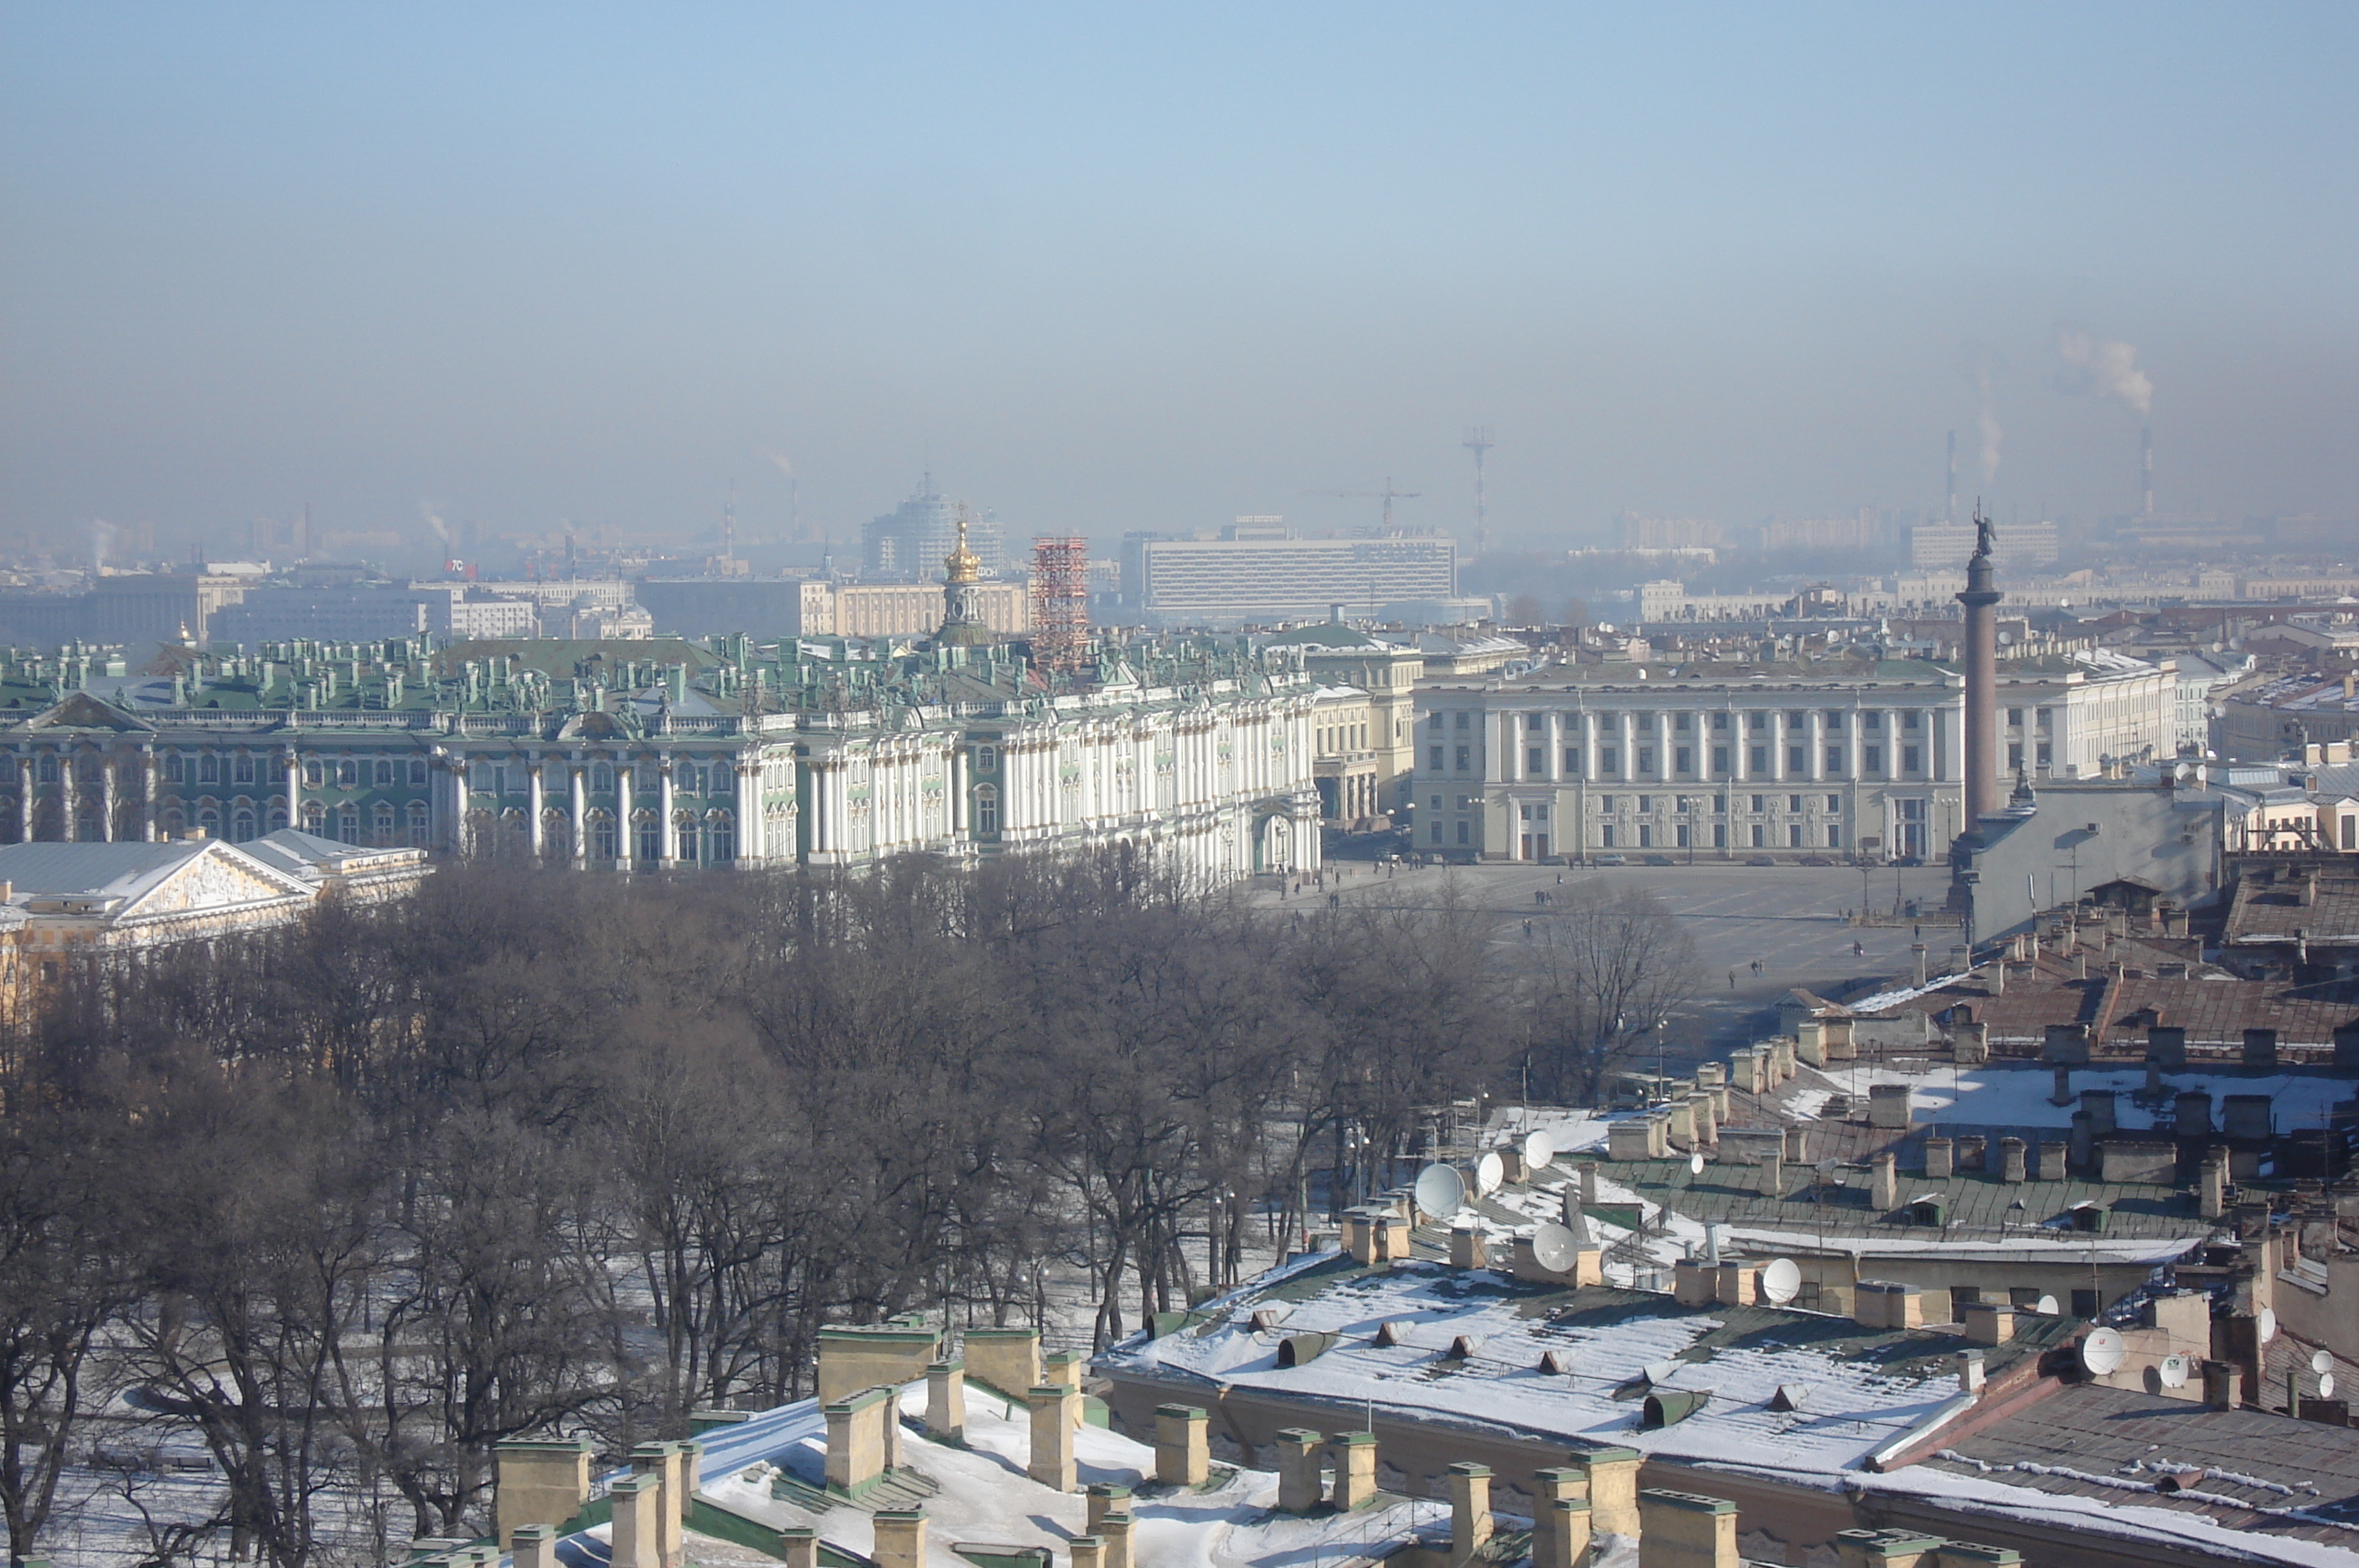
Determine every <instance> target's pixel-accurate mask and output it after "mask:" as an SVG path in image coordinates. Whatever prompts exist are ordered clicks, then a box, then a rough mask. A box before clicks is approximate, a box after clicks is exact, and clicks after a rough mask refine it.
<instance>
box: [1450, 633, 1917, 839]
mask: <svg viewBox="0 0 2359 1568" xmlns="http://www.w3.org/2000/svg"><path fill="white" fill-rule="evenodd" d="M1551 673H1553V672H1551ZM1641 673H1642V672H1641V671H1636V670H1633V671H1631V672H1629V674H1627V675H1625V674H1623V673H1622V672H1620V671H1616V672H1615V678H1614V679H1613V680H1611V681H1589V680H1580V679H1571V680H1567V679H1563V678H1561V677H1560V679H1558V680H1557V681H1553V682H1549V681H1541V682H1538V683H1537V684H1536V683H1534V682H1533V681H1531V680H1530V679H1529V678H1528V677H1519V678H1518V679H1517V681H1516V683H1514V684H1513V685H1512V686H1510V685H1508V684H1506V683H1504V682H1485V683H1481V684H1467V685H1440V684H1437V685H1432V686H1428V687H1425V688H1421V689H1420V690H1419V692H1418V710H1419V713H1418V729H1417V735H1418V740H1419V756H1418V770H1417V773H1416V776H1415V783H1414V786H1413V790H1414V795H1415V799H1416V837H1417V847H1418V849H1419V851H1421V852H1423V853H1427V854H1440V855H1451V856H1456V855H1473V856H1479V857H1481V858H1484V859H1492V860H1539V859H1545V858H1549V857H1551V856H1554V855H1595V854H1610V853H1623V852H1628V851H1636V852H1639V853H1652V852H1662V853H1674V852H1676V853H1680V854H1682V855H1685V854H1686V853H1689V852H1690V851H1692V852H1694V853H1695V854H1697V855H1723V856H1739V857H1741V856H1749V855H1764V854H1766V855H1783V856H1786V857H1788V858H1792V857H1794V856H1798V855H1824V856H1829V857H1836V858H1849V857H1852V856H1854V855H1862V856H1866V857H1871V858H1883V857H1886V856H1899V855H1916V856H1926V855H1936V854H1939V853H1940V851H1941V850H1942V849H1943V848H1944V847H1945V846H1947V844H1949V842H1950V840H1951V838H1953V837H1955V836H1956V835H1957V833H1958V830H1959V821H1958V814H1959V811H1960V800H1961V791H1960V787H1959V786H1960V773H1959V761H1960V757H1961V755H1962V728H1961V725H1962V702H1961V698H1962V691H1963V681H1962V678H1961V677H1959V676H1957V675H1954V674H1952V673H1951V672H1949V671H1947V670H1941V669H1939V668H1938V667H1935V666H1931V665H1925V666H1920V667H1918V669H1917V672H1916V673H1915V675H1914V677H1913V678H1910V677H1907V676H1881V677H1880V676H1873V675H1862V676H1861V677H1859V678H1856V679H1850V680H1837V679H1827V678H1821V679H1818V680H1814V681H1807V682H1805V681H1794V680H1780V679H1769V680H1762V681H1680V680H1676V679H1669V678H1668V677H1669V676H1670V675H1671V671H1670V670H1668V669H1666V670H1660V671H1657V670H1645V671H1643V675H1644V678H1643V679H1641V678H1639V677H1640V675H1641Z"/></svg>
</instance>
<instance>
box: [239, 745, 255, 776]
mask: <svg viewBox="0 0 2359 1568" xmlns="http://www.w3.org/2000/svg"><path fill="white" fill-rule="evenodd" d="M237 781H238V782H239V783H241V784H251V783H253V782H254V753H252V752H250V751H241V752H239V753H238V754H237Z"/></svg>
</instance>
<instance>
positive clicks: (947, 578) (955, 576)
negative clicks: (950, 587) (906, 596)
mask: <svg viewBox="0 0 2359 1568" xmlns="http://www.w3.org/2000/svg"><path fill="white" fill-rule="evenodd" d="M982 577H983V558H982V557H981V556H979V555H977V554H975V553H974V551H973V550H969V549H968V548H967V547H966V503H965V502H963V501H962V502H960V503H959V511H958V543H956V544H954V545H952V546H951V552H950V553H949V554H948V555H946V556H944V557H942V581H943V582H944V583H952V584H956V583H975V582H980V581H981V580H982Z"/></svg>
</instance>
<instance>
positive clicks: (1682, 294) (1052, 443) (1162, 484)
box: [0, 0, 2359, 544]
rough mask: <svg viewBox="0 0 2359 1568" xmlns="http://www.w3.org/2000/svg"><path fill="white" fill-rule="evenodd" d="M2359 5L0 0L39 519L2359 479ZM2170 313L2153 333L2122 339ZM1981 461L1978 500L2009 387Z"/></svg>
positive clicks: (1672, 507)
mask: <svg viewBox="0 0 2359 1568" xmlns="http://www.w3.org/2000/svg"><path fill="white" fill-rule="evenodd" d="M2354 82H2359V7H2354V6H2353V5H2348V4H2343V3H2336V4H2328V5H2201V6H2180V5H2157V4H2136V5H2096V4H2080V3H2076V4H2071V5H2054V4H2041V5H2021V6H2017V5H1993V4H1986V3H1977V4H1974V5H1915V4H1899V3H1895V4H1888V5H1861V6H1839V5H1761V4H1746V5H1727V6H1712V5H1647V6H1643V7H1642V6H1638V5H1629V6H1624V7H1618V8H1611V9H1609V8H1599V7H1574V6H1567V5H1544V6H1529V7H1523V6H1510V5H1415V6H1409V5H1368V4H1353V5H1332V6H1320V5H1267V4H1262V5H1251V6H1237V7H1224V6H1219V5H1207V4H1202V3H1198V4H1191V5H1172V6H1159V7H1150V6H1141V5H1113V6H1109V5H1089V6H1081V5H1076V6H1073V7H1070V8H1052V7H1049V6H1040V5H996V6H958V7H914V6H900V5H830V6H824V7H821V6H812V7H805V8H798V7H788V6H779V5H761V6H752V5H749V6H743V7H734V6H723V5H677V4H675V5H660V6H658V5H645V6H632V7H623V6H599V5H582V4H568V5H549V6H534V5H523V4H501V5H489V6H486V5H478V4H468V5H429V4H421V3H416V0H405V3H404V4H400V5H323V4H303V5H284V6H271V5H206V4H199V3H193V0H191V3H189V4H181V5H137V6H127V5H105V4H93V3H91V0H73V3H71V4H54V5H44V4H33V3H27V0H16V3H15V4H12V5H9V6H8V7H7V8H6V9H5V13H0V144H5V145H0V203H5V223H0V305H4V306H5V314H0V377H5V387H0V397H5V402H4V403H0V419H5V430H0V509H4V510H0V528H5V529H6V530H9V531H14V530H16V529H20V528H35V529H54V528H81V527H83V526H85V525H86V524H87V522H88V520H89V519H90V518H92V517H106V518H110V519H114V520H116V521H128V520H133V519H137V518H147V519H152V520H153V521H155V522H156V523H157V524H158V527H159V528H160V529H162V530H164V531H166V532H167V533H184V532H187V531H190V530H197V529H202V530H208V531H209V532H210V537H212V538H214V539H217V540H218V539H224V538H225V537H227V536H228V535H229V534H230V533H231V532H233V531H234V530H239V529H242V528H243V527H244V524H245V519H246V518H247V517H249V516H251V515H253V514H255V513H266V514H273V513H275V514H278V515H284V514H286V513H288V512H289V511H291V510H293V509H295V508H297V507H299V506H300V505H301V504H302V503H303V502H304V501H306V500H307V499H308V500H309V501H310V502H311V503H312V504H313V506H314V507H315V510H316V514H317V516H318V517H319V518H320V519H321V524H322V526H336V527H351V528H361V527H394V528H408V529H415V528H417V527H418V525H419V517H420V516H421V508H422V507H423V506H433V507H436V508H439V509H440V511H441V512H442V514H443V515H445V516H448V517H453V518H457V517H477V518H481V519H483V520H484V521H485V522H487V523H490V524H493V525H495V526H498V527H503V528H545V527H549V526H553V525H555V524H557V523H558V522H560V519H572V520H574V521H576V522H582V523H618V524H623V525H625V526H630V527H638V528H687V527H690V526H701V525H703V524H704V523H706V522H707V521H708V520H710V519H711V518H712V517H715V516H717V513H718V508H719V505H720V500H721V497H722V495H723V491H724V487H725V486H726V485H727V484H728V483H729V482H730V481H731V480H732V479H734V480H735V482H736V483H737V485H738V486H739V491H740V511H741V516H742V517H743V518H744V519H745V527H747V528H749V529H750V530H753V531H756V532H760V531H765V530H767V529H770V528H776V527H777V526H778V524H779V522H780V520H781V519H782V517H783V515H784V509H785V505H786V486H785V482H784V480H783V478H782V477H781V475H780V474H779V472H778V470H777V467H776V466H775V464H774V463H773V462H772V460H771V458H770V457H769V456H768V455H766V454H769V453H780V454H784V455H785V456H786V457H788V459H790V460H791V462H792V463H793V464H794V465H795V467H796V470H797V471H798V473H799V474H800V475H801V481H800V484H801V506H802V512H803V516H804V517H805V519H806V520H807V522H809V523H810V525H811V526H812V528H813V531H814V532H817V531H819V529H821V528H830V529H832V531H833V532H834V533H835V534H836V536H837V537H838V538H842V537H843V536H844V535H845V534H846V533H847V532H849V531H851V530H853V529H855V528H857V526H858V524H859V522H860V521H861V519H863V518H864V517H867V516H869V515H871V514H873V513H875V512H878V511H883V510H886V509H888V508H889V507H890V506H891V505H892V504H893V503H894V502H895V501H896V500H897V498H898V497H899V496H900V495H903V494H906V493H907V492H908V489H909V488H910V486H911V485H912V484H913V483H914V481H915V480H916V477H917V475H918V474H919V470H920V468H921V467H922V466H923V465H924V464H926V463H929V462H930V463H932V465H933V467H934V468H935V470H936V471H937V472H938V473H939V474H940V476H941V479H942V483H943V486H944V488H945V489H946V490H947V491H949V492H950V493H951V494H953V495H967V496H971V497H973V499H974V500H975V501H976V502H978V503H979V504H984V505H989V506H995V507H996V508H998V510H999V513H1000V515H1001V517H1002V518H1003V520H1004V522H1005V523H1006V526H1007V527H1008V528H1009V529H1010V530H1011V532H1013V533H1015V534H1018V535H1022V534H1028V533H1030V532H1034V531H1044V530H1045V531H1067V530H1071V531H1081V532H1089V533H1093V534H1095V535H1098V536H1100V537H1101V538H1102V539H1106V540H1109V541H1110V540H1111V539H1113V537H1114V536H1115V535H1117V534H1118V533H1120V532H1121V531H1122V530H1123V529H1124V528H1140V527H1157V528H1169V527H1201V526H1209V525H1212V524H1216V523H1218V522H1221V521H1223V520H1225V519H1226V518H1227V517H1229V516H1230V515H1232V514H1234V513H1239V512H1284V513H1286V514H1287V515H1288V517H1291V518H1293V519H1294V520H1296V521H1297V522H1298V523H1299V524H1301V525H1303V526H1305V527H1308V528H1328V527H1339V526H1345V525H1350V524H1356V523H1361V522H1371V521H1373V520H1374V519H1375V510H1376V503H1375V502H1373V501H1345V500H1336V499H1326V498H1321V497H1316V496H1305V495H1301V494H1300V492H1302V491H1304V490H1308V489H1314V488H1356V487H1362V486H1365V485H1370V484H1373V483H1375V482H1377V481H1379V480H1381V479H1382V478H1383V477H1384V476H1385V475H1386V474H1391V475H1392V476H1394V478H1395V479H1396V480H1397V483H1398V484H1399V485H1402V486H1403V487H1404V488H1408V489H1414V490H1421V491H1423V492H1424V498H1423V499H1422V500H1419V501H1409V502H1404V503H1402V504H1401V508H1400V514H1399V515H1400V516H1401V517H1403V518H1405V519H1408V520H1411V521H1431V522H1441V523H1450V524H1463V523H1464V521H1465V520H1466V518H1467V517H1468V516H1469V514H1470V512H1471V492H1472V481H1471V469H1472V464H1471V460H1470V459H1469V457H1468V455H1467V453H1466V452H1463V451H1462V450H1461V449H1460V448H1459V446H1458V441H1459V437H1460V433H1461V430H1462V427H1463V426H1465V425H1468V424H1473V423H1487V424H1490V425H1492V426H1494V427H1495V430H1496V432H1497V435H1496V439H1497V442H1498V445H1497V449H1496V450H1495V452H1494V453H1493V454H1492V458H1491V469H1492V499H1493V516H1494V521H1495V528H1496V529H1497V531H1498V532H1499V533H1501V534H1502V535H1506V536H1508V537H1509V538H1511V539H1523V540H1528V541H1529V542H1532V543H1534V544H1541V543H1569V542H1576V541H1577V539H1579V538H1580V537H1581V536H1585V535H1587V534H1590V533H1592V532H1593V531H1595V530H1597V529H1599V528H1602V526H1603V524H1604V523H1605V522H1606V520H1607V519H1609V518H1611V517H1613V516H1614V514H1616V513H1617V512H1619V511H1622V510H1624V509H1625V508H1627V509H1633V510H1636V511H1640V512H1644V513H1650V514H1666V515H1675V516H1701V517H1718V518H1722V519H1724V520H1751V519H1755V518H1757V517H1763V516H1766V515H1767V514H1770V513H1773V512H1776V513H1784V514H1788V515H1810V514H1820V513H1832V512H1841V511H1849V510H1853V509H1855V508H1857V507H1859V506H1867V505H1880V506H1935V505H1938V504H1939V503H1940V472H1941V444H1942V438H1943V435H1944V432H1945V431H1947V430H1951V429H1955V430H1957V431H1958V438H1959V446H1960V452H1961V469H1962V474H1963V483H1964V485H1965V487H1966V489H1967V491H1968V493H1969V494H1971V493H1972V492H1973V489H1975V488H1977V487H1982V488H1985V489H1986V490H1987V493H1988V494H1990V495H1992V496H1993V497H1994V498H1995V501H1996V502H1997V503H1998V504H1999V505H2000V506H2002V507H2005V506H2020V507H2022V508H2023V509H2024V511H2025V512H2026V513H2027V514H2028V513H2029V512H2031V511H2032V510H2033V509H2034V508H2038V507H2042V506H2044V507H2045V508H2046V509H2048V510H2049V511H2051V512H2065V513H2071V514H2078V515H2089V514H2093V513H2102V512H2111V511H2122V510H2125V509H2127V508H2128V507H2129V506H2132V505H2133V504H2134V501H2135V497H2136V446H2137V430H2138V426H2139V423H2140V416H2139V414H2138V413H2137V412H2136V411H2135V410H2134V408H2132V406H2131V405H2132V404H2134V403H2135V402H2136V401H2137V400H2138V399H2139V396H2140V393H2141V390H2142V384H2146V383H2150V387H2151V404H2152V409H2151V419H2152V423H2153V428H2154V432H2155V442H2156V451H2157V464H2158V472H2159V474H2160V481H2161V484H2160V488H2161V497H2160V499H2161V505H2162V506H2163V507H2164V508H2165V509H2167V510H2192V509H2226V510H2232V511H2237V512H2247V513H2270V512H2312V513H2320V514H2324V515H2328V516H2337V517H2354V516H2359V243H2354V242H2359V174H2354V170H2359V134H2354V132H2359V91H2354ZM2132 353H2134V354H2135V358H2134V360H2131V359H2125V356H2126V355H2128V354H2132ZM1986 415H1987V416H1988V418H1989V419H1992V420H1994V421H1995V430H1996V433H1997V438H1998V439H1997V456H1998V463H1997V467H1996V471H1995V474H1993V475H1992V476H1991V478H1990V479H1989V481H1988V482H1987V484H1986V485H1984V482H1983V481H1982V479H1981V477H1980V473H1979V469H1980V458H1981V451H1982V446H1983V435H1982V433H1981V426H1982V422H1983V420H1984V417H1985V416H1986Z"/></svg>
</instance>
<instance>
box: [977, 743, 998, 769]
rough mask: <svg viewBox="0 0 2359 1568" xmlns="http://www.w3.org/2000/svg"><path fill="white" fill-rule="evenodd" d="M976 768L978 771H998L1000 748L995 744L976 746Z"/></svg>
mask: <svg viewBox="0 0 2359 1568" xmlns="http://www.w3.org/2000/svg"><path fill="white" fill-rule="evenodd" d="M974 770H975V771H976V772H977V773H996V772H998V771H999V748H998V747H997V746H976V747H975V748H974Z"/></svg>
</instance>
